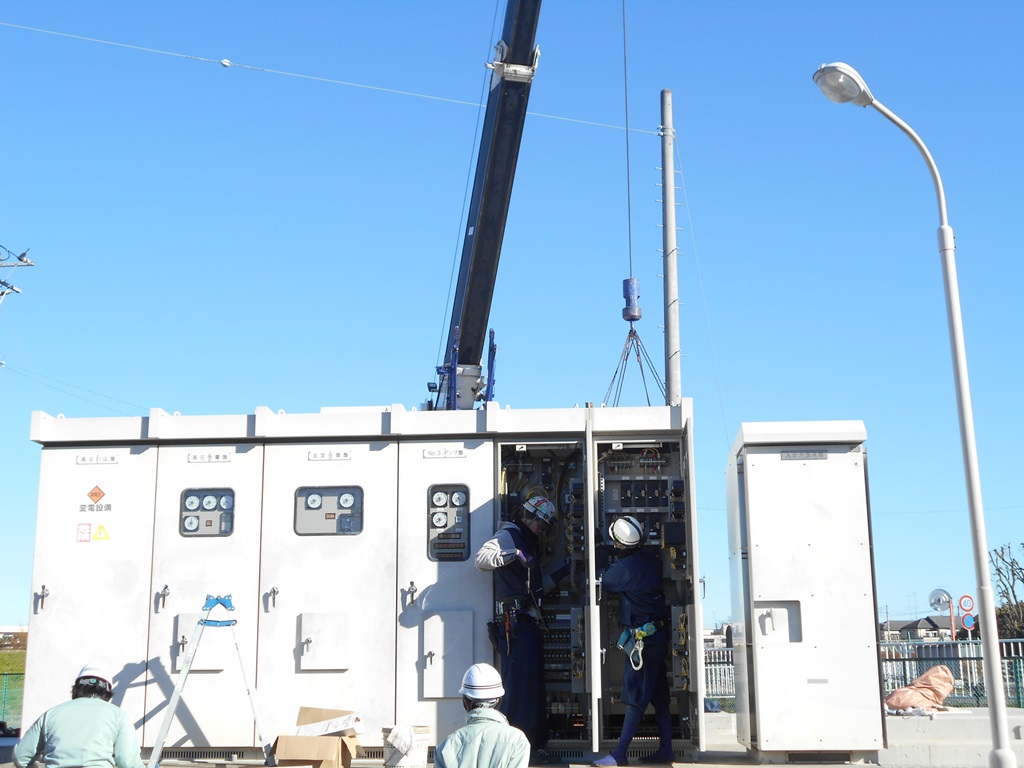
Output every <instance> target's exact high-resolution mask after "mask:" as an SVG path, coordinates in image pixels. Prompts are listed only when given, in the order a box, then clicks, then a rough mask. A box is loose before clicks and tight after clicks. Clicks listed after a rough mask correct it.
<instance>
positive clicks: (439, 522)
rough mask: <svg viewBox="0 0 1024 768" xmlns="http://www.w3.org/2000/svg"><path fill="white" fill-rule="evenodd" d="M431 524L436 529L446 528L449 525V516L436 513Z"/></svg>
mask: <svg viewBox="0 0 1024 768" xmlns="http://www.w3.org/2000/svg"><path fill="white" fill-rule="evenodd" d="M430 522H431V523H432V524H433V526H434V527H435V528H444V527H445V526H446V525H448V515H446V514H445V513H444V512H435V513H434V514H433V515H432V516H431V518H430Z"/></svg>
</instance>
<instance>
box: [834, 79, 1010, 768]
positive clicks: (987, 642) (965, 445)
mask: <svg viewBox="0 0 1024 768" xmlns="http://www.w3.org/2000/svg"><path fill="white" fill-rule="evenodd" d="M814 82H815V83H816V84H817V85H818V87H819V88H821V90H822V93H824V94H825V96H827V97H828V98H829V99H830V100H832V101H835V102H837V103H840V104H842V103H846V102H853V103H854V104H857V105H858V106H861V107H867V106H871V107H874V108H875V109H876V110H878V111H879V112H881V113H882V115H884V116H885V117H886V118H887V119H888V120H890V121H891V122H892V123H894V124H895V125H896V127H898V128H899V129H900V130H901V131H903V132H904V133H905V134H906V135H907V136H909V137H910V140H911V141H913V142H914V146H916V147H917V148H918V150H919V151H920V152H921V155H922V156H923V157H924V160H925V162H926V163H927V164H928V170H929V171H930V172H931V175H932V181H933V182H934V183H935V194H936V196H937V197H938V202H939V231H938V236H939V256H940V258H941V260H942V278H943V282H944V284H945V289H946V315H947V316H948V318H949V341H950V347H951V350H952V353H953V379H954V381H955V383H956V404H957V412H958V414H959V417H960V447H961V451H962V452H963V461H964V475H965V477H966V480H967V507H968V509H969V510H970V517H971V538H972V540H973V542H974V572H975V578H976V579H977V582H978V607H979V608H980V609H981V610H980V613H981V617H982V624H983V626H984V627H985V631H984V632H983V633H982V637H981V645H982V667H983V669H984V675H985V695H986V698H987V699H988V710H989V721H990V726H991V730H992V752H991V753H990V754H989V765H990V766H991V768H1015V767H1016V765H1017V758H1016V756H1015V755H1014V753H1013V750H1012V749H1011V748H1010V739H1009V728H1008V727H1007V722H1006V699H1005V696H1004V694H1003V675H1002V671H1001V660H1000V656H999V633H998V630H997V625H996V609H995V600H994V596H993V592H992V578H991V575H990V574H989V568H988V542H987V540H986V537H985V512H984V508H983V506H982V502H981V480H980V478H979V475H978V450H977V447H976V445H975V440H974V411H973V409H972V407H971V388H970V384H969V382H968V380H967V352H966V350H965V348H964V328H963V320H962V318H961V315H960V289H959V287H958V285H957V279H956V259H955V251H956V244H955V242H954V239H953V228H952V227H950V226H949V221H948V219H947V218H946V195H945V192H944V191H943V189H942V179H941V178H940V177H939V169H938V167H937V166H936V165H935V161H934V160H933V159H932V155H931V153H930V152H929V151H928V148H927V147H926V146H925V145H924V142H923V141H921V139H920V137H919V136H918V135H917V134H916V133H914V131H913V130H912V129H911V128H910V126H909V125H907V124H906V123H905V122H903V121H902V120H901V119H900V118H899V117H897V116H896V115H895V114H893V113H892V112H891V111H890V110H889V109H887V108H886V107H885V106H884V105H882V104H880V103H879V102H878V101H876V100H875V98H874V96H872V95H871V91H870V90H868V87H867V84H866V83H865V82H864V79H863V78H862V77H861V76H860V74H859V73H858V72H857V70H855V69H854V68H853V67H851V66H849V65H848V64H843V63H842V62H837V63H835V64H822V65H821V66H820V67H819V68H818V70H817V71H816V72H815V73H814Z"/></svg>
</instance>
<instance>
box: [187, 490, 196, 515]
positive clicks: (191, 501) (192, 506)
mask: <svg viewBox="0 0 1024 768" xmlns="http://www.w3.org/2000/svg"><path fill="white" fill-rule="evenodd" d="M185 509H187V510H188V511H189V512H194V511H195V510H197V509H199V497H198V496H196V495H195V494H194V493H190V494H189V495H188V496H186V497H185Z"/></svg>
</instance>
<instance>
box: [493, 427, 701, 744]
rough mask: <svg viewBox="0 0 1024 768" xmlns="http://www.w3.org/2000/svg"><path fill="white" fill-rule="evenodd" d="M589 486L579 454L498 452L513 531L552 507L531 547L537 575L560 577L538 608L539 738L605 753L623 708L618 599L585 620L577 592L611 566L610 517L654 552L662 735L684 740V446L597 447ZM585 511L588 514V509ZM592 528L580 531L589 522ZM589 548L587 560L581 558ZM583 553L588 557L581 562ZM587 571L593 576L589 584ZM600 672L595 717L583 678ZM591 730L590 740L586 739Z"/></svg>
mask: <svg viewBox="0 0 1024 768" xmlns="http://www.w3.org/2000/svg"><path fill="white" fill-rule="evenodd" d="M594 449H595V450H594V451H593V453H592V454H590V455H592V456H595V457H596V467H595V472H594V475H595V478H594V479H595V480H596V485H595V486H593V488H592V490H588V487H590V486H589V484H590V483H591V482H592V480H591V479H590V477H589V476H588V471H587V466H586V461H585V457H586V456H587V453H586V451H585V450H584V446H583V444H580V443H572V442H570V443H565V444H555V445H552V444H542V445H530V444H522V443H518V444H510V445H505V446H503V447H502V449H501V453H500V456H501V465H500V470H499V477H500V486H499V490H500V512H501V516H502V519H503V520H513V519H515V516H516V514H517V512H518V510H519V508H520V507H521V506H522V503H523V502H524V501H525V500H526V499H528V498H531V497H533V496H535V495H538V494H540V495H543V496H546V497H547V498H548V499H550V500H551V501H553V502H555V505H556V507H557V509H558V513H559V515H558V522H557V523H556V525H555V526H554V527H553V529H552V530H551V531H549V532H547V533H546V534H544V535H542V537H541V545H542V549H543V551H542V553H541V566H542V569H543V572H544V573H545V574H546V575H550V574H552V573H557V572H559V571H560V570H562V571H565V570H566V568H563V567H562V566H567V570H568V573H567V575H566V576H565V577H564V578H563V579H562V580H561V581H560V582H559V583H558V584H557V585H556V586H554V588H553V589H552V591H549V592H548V593H547V594H546V595H545V597H544V600H543V603H542V614H543V620H544V622H543V623H544V678H545V687H546V693H547V714H548V726H549V730H550V738H551V739H552V740H553V741H554V740H565V741H569V742H574V741H575V742H579V741H586V740H590V739H592V738H594V737H595V736H596V737H597V738H598V739H599V740H600V741H603V742H609V741H611V742H614V741H615V740H616V739H617V738H618V735H619V733H620V731H621V727H622V720H623V717H624V715H625V705H624V704H622V702H621V692H622V678H623V669H624V663H625V658H626V656H625V654H624V653H623V652H622V651H620V650H618V648H617V647H616V640H617V638H618V636H619V634H620V633H621V632H622V630H623V629H624V627H621V626H620V625H619V620H618V616H619V604H618V598H617V596H615V595H613V594H606V595H603V596H602V597H601V600H600V603H599V604H598V605H597V606H596V611H593V612H592V611H591V610H590V609H589V608H588V599H589V592H588V584H589V582H590V580H591V579H592V578H594V577H599V576H600V575H601V573H602V572H603V571H604V569H605V568H607V567H608V565H610V564H611V562H613V560H614V557H615V554H614V552H615V551H614V549H613V547H612V545H611V541H610V540H609V538H608V533H607V531H608V526H609V525H610V524H611V522H612V521H613V520H614V519H615V518H616V517H619V516H621V515H631V516H633V517H635V518H636V519H637V520H638V521H639V522H640V524H641V525H642V526H643V529H644V535H645V544H644V546H647V547H650V548H652V549H654V550H655V551H656V552H657V554H658V556H659V558H660V559H661V561H662V564H663V589H664V592H665V597H666V601H667V603H668V605H669V606H670V607H671V616H670V618H669V621H668V622H667V626H666V627H664V628H663V629H662V630H660V631H665V632H670V633H671V639H670V648H671V656H670V659H669V663H668V667H667V669H666V674H667V676H668V680H669V685H670V688H671V690H672V694H673V697H672V714H673V729H674V731H675V733H676V734H677V737H678V738H680V739H684V740H692V739H693V738H694V736H695V735H696V732H697V728H696V726H695V725H694V722H695V719H696V718H697V717H698V716H699V714H698V711H697V707H698V706H702V705H703V702H698V701H697V698H698V697H697V696H696V693H695V692H696V685H694V684H692V682H691V670H690V664H689V661H690V653H689V642H690V637H689V634H690V620H691V618H690V617H691V615H692V612H693V601H694V599H695V595H694V590H693V582H694V573H693V568H692V566H691V561H690V558H689V549H688V541H689V539H690V534H689V529H690V526H691V524H692V522H693V521H691V520H690V519H689V514H690V510H689V502H688V494H689V490H690V489H689V488H688V468H687V453H686V448H685V443H684V442H683V441H682V440H681V439H679V438H678V437H677V438H675V439H666V440H663V441H662V440H658V441H652V440H643V441H637V442H636V443H632V444H631V443H629V442H626V441H622V442H620V441H618V440H616V441H614V442H610V441H609V442H603V443H602V442H600V441H599V442H597V444H596V445H595V446H594ZM588 507H589V509H588ZM591 520H592V521H593V527H592V528H591V527H590V526H591V522H590V521H591ZM590 548H593V549H594V552H593V553H591V552H590V551H589V549H590ZM591 554H593V555H594V558H593V561H591ZM591 562H593V563H594V567H595V568H596V572H595V573H594V574H592V575H591V574H590V573H589V569H590V568H591V567H592V566H591ZM591 620H596V621H597V622H598V624H599V635H600V638H601V641H600V647H599V648H597V649H594V651H592V652H591V653H593V652H597V653H598V654H599V658H593V657H592V656H591V655H588V650H587V635H588V627H587V622H588V621H591ZM594 664H598V665H599V666H600V670H601V672H600V688H601V694H600V699H599V705H598V711H597V712H594V711H592V710H593V704H592V699H591V688H590V680H591V676H592V674H593V671H592V670H591V671H590V673H589V674H588V669H590V668H591V666H592V665H594ZM594 729H596V730H597V733H596V734H595V733H594V732H593V730H594ZM656 730H657V727H656V725H655V723H654V720H653V714H649V715H647V716H646V717H645V719H644V720H643V721H642V722H641V726H640V730H639V731H638V735H639V737H640V739H641V740H640V741H638V742H637V744H638V745H640V748H641V749H646V750H648V751H650V748H649V746H644V745H643V741H642V739H643V737H645V736H654V735H656Z"/></svg>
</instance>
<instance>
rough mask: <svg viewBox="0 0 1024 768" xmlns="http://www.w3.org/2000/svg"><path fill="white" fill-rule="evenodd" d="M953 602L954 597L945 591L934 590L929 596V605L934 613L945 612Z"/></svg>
mask: <svg viewBox="0 0 1024 768" xmlns="http://www.w3.org/2000/svg"><path fill="white" fill-rule="evenodd" d="M952 602H953V596H952V595H951V594H949V592H947V591H946V590H944V589H933V590H932V593H931V594H930V595H928V605H930V606H931V607H932V610H933V611H945V610H947V609H948V608H949V604H950V603H952Z"/></svg>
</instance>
